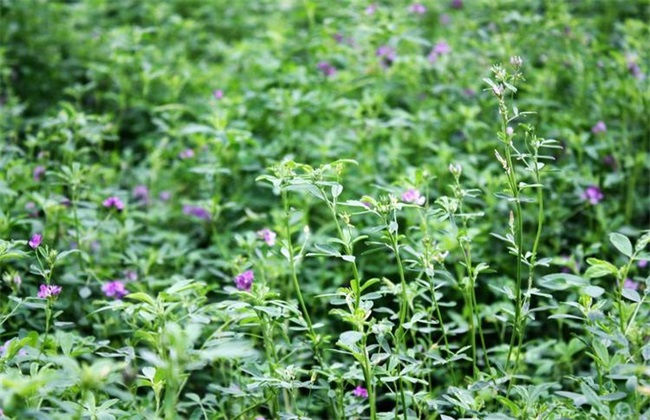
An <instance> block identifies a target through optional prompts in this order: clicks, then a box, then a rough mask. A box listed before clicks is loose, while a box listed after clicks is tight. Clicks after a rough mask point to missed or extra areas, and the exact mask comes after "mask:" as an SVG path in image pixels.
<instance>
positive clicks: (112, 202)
mask: <svg viewBox="0 0 650 420" xmlns="http://www.w3.org/2000/svg"><path fill="white" fill-rule="evenodd" d="M102 204H103V206H104V207H106V208H107V209H110V208H111V207H113V208H115V210H117V211H122V210H124V203H123V202H122V200H120V199H119V198H117V197H115V196H113V197H108V198H107V199H106V200H104V202H103V203H102Z"/></svg>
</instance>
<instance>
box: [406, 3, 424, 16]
mask: <svg viewBox="0 0 650 420" xmlns="http://www.w3.org/2000/svg"><path fill="white" fill-rule="evenodd" d="M409 12H411V13H415V14H416V15H423V14H425V13H426V12H427V8H426V7H424V5H423V4H422V3H413V4H412V5H410V6H409Z"/></svg>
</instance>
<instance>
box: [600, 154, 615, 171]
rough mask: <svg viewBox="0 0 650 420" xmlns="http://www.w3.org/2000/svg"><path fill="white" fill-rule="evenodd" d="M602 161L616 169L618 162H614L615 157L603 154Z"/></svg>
mask: <svg viewBox="0 0 650 420" xmlns="http://www.w3.org/2000/svg"><path fill="white" fill-rule="evenodd" d="M603 163H604V164H605V165H607V166H609V167H610V168H612V169H613V170H616V168H617V167H618V164H617V163H616V158H615V157H614V156H612V155H607V156H605V157H604V158H603Z"/></svg>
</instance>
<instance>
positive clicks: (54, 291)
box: [36, 284, 62, 299]
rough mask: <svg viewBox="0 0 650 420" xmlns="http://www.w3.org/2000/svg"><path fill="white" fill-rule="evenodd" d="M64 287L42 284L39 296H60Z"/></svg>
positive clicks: (44, 297)
mask: <svg viewBox="0 0 650 420" xmlns="http://www.w3.org/2000/svg"><path fill="white" fill-rule="evenodd" d="M61 290H62V287H61V286H56V285H54V284H41V286H40V287H39V289H38V294H37V295H36V296H38V297H39V298H40V299H47V298H51V297H55V296H58V295H59V293H61Z"/></svg>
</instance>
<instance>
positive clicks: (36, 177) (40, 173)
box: [33, 166, 45, 182]
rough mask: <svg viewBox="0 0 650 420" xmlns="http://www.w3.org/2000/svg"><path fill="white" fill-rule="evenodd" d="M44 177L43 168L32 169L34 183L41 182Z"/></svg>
mask: <svg viewBox="0 0 650 420" xmlns="http://www.w3.org/2000/svg"><path fill="white" fill-rule="evenodd" d="M43 175H45V167H44V166H37V167H35V168H34V173H33V176H34V181H36V182H38V181H40V180H41V178H42V177H43Z"/></svg>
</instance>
